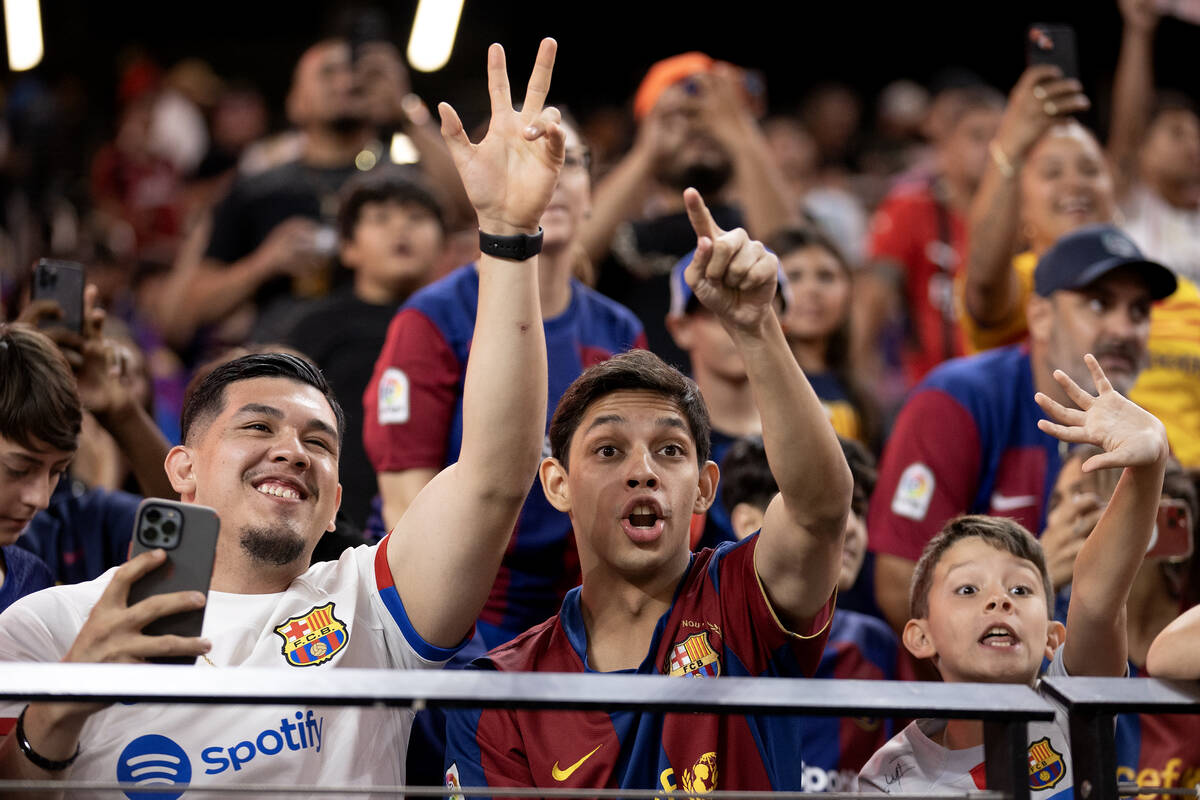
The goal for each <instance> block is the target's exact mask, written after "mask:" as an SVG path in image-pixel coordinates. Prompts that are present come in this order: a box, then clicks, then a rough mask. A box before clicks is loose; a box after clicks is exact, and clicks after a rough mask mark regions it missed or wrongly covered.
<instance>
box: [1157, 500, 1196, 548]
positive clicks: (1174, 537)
mask: <svg viewBox="0 0 1200 800" xmlns="http://www.w3.org/2000/svg"><path fill="white" fill-rule="evenodd" d="M1191 554H1192V515H1191V512H1190V510H1189V509H1188V505H1187V503H1185V502H1184V501H1183V500H1173V499H1169V498H1168V499H1164V500H1162V501H1161V502H1160V503H1159V504H1158V518H1157V519H1156V520H1155V523H1154V536H1153V537H1152V538H1151V539H1150V545H1149V547H1147V548H1146V558H1164V559H1166V560H1167V561H1176V562H1177V561H1186V560H1187V558H1188V557H1189V556H1190V555H1191Z"/></svg>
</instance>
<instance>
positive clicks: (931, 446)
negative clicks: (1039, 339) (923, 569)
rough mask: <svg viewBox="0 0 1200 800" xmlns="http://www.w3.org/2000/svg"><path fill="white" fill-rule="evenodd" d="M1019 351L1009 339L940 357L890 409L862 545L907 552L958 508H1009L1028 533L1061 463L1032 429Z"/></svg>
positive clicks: (1028, 382)
mask: <svg viewBox="0 0 1200 800" xmlns="http://www.w3.org/2000/svg"><path fill="white" fill-rule="evenodd" d="M1033 394H1034V386H1033V372H1032V371H1031V368H1030V362H1029V351H1028V349H1027V348H1026V347H1024V346H1020V345H1016V346H1012V347H1003V348H998V349H996V350H989V351H987V352H985V353H981V354H979V355H975V356H969V357H966V358H957V359H953V360H951V361H947V362H946V363H944V364H942V365H941V366H939V367H937V368H936V369H934V371H933V372H931V373H929V375H927V376H926V378H925V380H924V381H922V382H921V384H920V385H919V386H918V387H917V388H916V389H915V390H914V391H913V394H912V396H911V397H910V398H909V399H908V401H907V402H906V403H905V404H904V407H903V408H902V409H901V410H900V415H899V416H898V417H897V419H896V425H895V427H894V428H893V430H892V435H891V437H890V438H889V439H888V443H887V447H886V448H885V449H884V451H883V458H882V459H881V461H880V464H879V482H878V483H877V484H876V485H875V493H874V496H873V498H872V502H871V510H870V514H869V517H868V522H867V530H868V531H869V532H870V540H871V542H870V545H871V550H873V551H874V552H877V553H887V554H889V555H894V556H899V557H901V558H906V559H908V560H910V561H916V560H917V559H918V558H919V557H920V555H921V551H922V550H923V549H924V547H925V544H926V543H927V542H928V541H929V540H930V539H932V538H933V537H934V535H935V534H936V533H937V532H938V531H939V530H940V529H941V527H942V525H943V524H944V523H945V522H946V521H947V520H948V519H950V518H951V517H955V516H957V515H959V514H991V515H993V516H1001V517H1011V518H1013V519H1015V520H1017V521H1018V522H1020V523H1021V524H1022V525H1024V526H1025V527H1026V528H1028V529H1029V530H1030V531H1032V532H1033V534H1034V535H1035V536H1037V535H1041V532H1042V528H1043V527H1044V525H1045V518H1046V505H1047V503H1048V501H1049V498H1050V492H1051V490H1052V489H1053V487H1054V481H1055V479H1056V478H1057V477H1058V470H1059V468H1060V466H1061V465H1062V460H1061V455H1060V450H1059V442H1058V440H1057V439H1055V438H1054V437H1053V436H1050V435H1049V434H1047V433H1043V432H1042V431H1040V430H1038V427H1037V422H1038V420H1039V419H1044V418H1045V414H1043V413H1042V410H1041V408H1040V407H1038V405H1037V403H1035V402H1034V400H1033Z"/></svg>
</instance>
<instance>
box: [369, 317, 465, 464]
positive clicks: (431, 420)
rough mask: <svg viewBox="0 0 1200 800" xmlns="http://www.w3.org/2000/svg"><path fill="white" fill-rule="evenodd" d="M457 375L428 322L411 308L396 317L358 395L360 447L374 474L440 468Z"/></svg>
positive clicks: (443, 341)
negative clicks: (360, 417)
mask: <svg viewBox="0 0 1200 800" xmlns="http://www.w3.org/2000/svg"><path fill="white" fill-rule="evenodd" d="M461 374H462V365H461V364H460V363H459V361H458V358H457V357H456V356H455V354H454V351H453V350H452V349H451V347H450V345H449V344H448V343H447V341H446V339H445V337H444V336H443V335H442V332H441V331H440V330H438V328H437V326H436V325H435V324H434V323H433V321H432V320H431V319H430V318H429V317H427V316H426V315H425V314H423V313H421V312H420V311H417V310H415V309H411V308H408V309H404V310H402V311H401V312H400V313H399V314H397V315H396V317H395V319H393V320H392V324H391V325H390V326H389V327H388V334H387V340H386V341H385V343H384V346H383V350H382V352H380V354H379V359H378V360H377V361H376V362H375V373H374V375H372V377H371V382H370V383H369V384H367V390H366V392H365V393H364V394H363V444H364V446H365V448H366V451H367V456H368V458H370V460H371V464H372V465H373V466H374V467H375V471H376V472H401V471H403V470H406V469H420V468H432V469H440V468H441V467H443V466H445V460H446V442H447V437H448V435H449V431H450V425H451V422H452V420H453V418H454V413H455V408H456V407H457V402H458V393H459V378H460V375H461Z"/></svg>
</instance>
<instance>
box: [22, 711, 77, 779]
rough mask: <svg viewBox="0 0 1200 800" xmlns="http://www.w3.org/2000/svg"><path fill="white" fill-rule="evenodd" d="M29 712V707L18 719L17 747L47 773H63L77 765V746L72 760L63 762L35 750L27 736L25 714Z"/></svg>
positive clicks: (66, 759) (68, 759)
mask: <svg viewBox="0 0 1200 800" xmlns="http://www.w3.org/2000/svg"><path fill="white" fill-rule="evenodd" d="M28 710H29V706H25V708H23V709H21V715H20V716H19V717H17V729H16V731H15V733H16V735H17V747H18V748H20V750H21V752H22V753H24V754H25V757H26V758H27V759H29V761H30V763H32V764H33V765H34V766H35V767H39V768H41V769H44V770H46V771H47V772H61V771H63V770H64V769H66V768H67V767H69V766H71V765H72V764H74V763H75V759H77V758H79V745H75V752H74V753H73V754H72V755H71V757H70V758H64V759H63V760H62V761H55V760H54V759H50V758H46V757H45V756H44V755H42V754H41V753H39V752H38V751H36V750H34V749H33V745H31V744H30V743H29V737H28V736H26V735H25V712H26V711H28Z"/></svg>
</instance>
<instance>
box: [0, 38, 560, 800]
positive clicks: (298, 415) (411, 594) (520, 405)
mask: <svg viewBox="0 0 1200 800" xmlns="http://www.w3.org/2000/svg"><path fill="white" fill-rule="evenodd" d="M555 50H556V47H555V44H554V42H553V40H549V39H547V40H545V41H543V42H542V46H541V49H540V50H539V53H538V57H537V62H536V64H535V66H534V69H533V73H532V76H531V78H530V82H529V89H528V92H527V94H526V98H525V103H524V106H523V110H522V111H521V112H516V111H514V110H513V108H512V105H511V102H510V99H509V90H508V79H507V75H506V70H505V60H504V52H503V50H502V49H501V48H500V46H499V45H493V46H492V47H491V49H490V51H489V53H488V85H489V89H490V95H491V100H492V118H491V124H490V127H489V129H488V132H487V135H486V136H485V137H484V139H483V141H482V142H480V143H479V144H478V145H473V144H471V143H470V141H469V140H468V139H467V136H466V133H465V132H464V131H463V127H462V124H461V122H460V121H459V118H458V116H457V114H455V112H454V110H453V109H452V108H450V106H448V105H445V104H443V105H442V106H441V109H440V110H441V114H442V131H443V135H444V136H445V138H446V140H447V143H448V144H449V146H450V148H451V152H452V153H453V155H454V157H455V161H456V163H457V165H458V168H459V171H460V173H461V174H462V176H463V181H464V184H465V185H466V186H467V188H468V193H469V194H470V196H471V198H472V202H473V204H474V206H475V209H476V212H477V215H478V219H479V226H480V241H481V247H482V248H483V249H484V251H485V253H492V254H493V255H484V256H483V257H482V258H481V259H480V261H479V265H478V270H479V276H480V277H479V285H480V290H479V304H478V316H477V321H476V326H477V332H478V336H477V337H476V344H475V346H474V348H473V349H472V358H471V361H470V366H469V367H468V369H467V375H466V390H465V398H464V401H463V405H464V412H463V420H464V422H463V445H462V449H461V452H460V454H459V459H458V461H457V463H455V464H453V465H451V466H450V467H448V468H446V469H445V470H443V471H442V472H441V473H440V474H439V475H437V476H436V477H435V478H434V479H433V480H432V481H430V483H429V485H428V486H427V487H425V489H424V490H423V491H422V492H421V493H420V494H419V495H417V497H416V498H415V499H414V500H413V502H412V504H411V505H410V506H409V508H408V510H407V512H406V513H405V515H404V516H403V517H402V518H401V519H400V520H399V521H398V522H397V524H396V526H395V527H394V528H393V530H392V532H391V533H390V534H389V536H388V537H387V538H385V539H384V540H383V541H382V542H380V543H379V544H378V545H376V546H374V547H360V548H355V549H351V550H347V551H346V552H345V553H344V554H343V555H342V557H341V558H340V559H339V560H338V561H336V562H325V563H320V564H317V565H315V566H313V567H311V568H310V567H309V561H310V557H311V555H312V550H313V548H314V546H315V545H316V543H317V540H318V539H319V538H320V537H321V534H322V533H323V532H324V531H326V530H332V528H333V523H334V516H335V515H336V513H337V509H338V505H339V502H340V499H341V486H340V485H339V484H338V455H339V452H340V448H341V443H342V434H343V427H344V424H343V417H342V412H341V409H340V407H339V406H338V403H337V400H336V399H335V398H334V396H333V394H332V392H331V390H330V389H329V386H328V384H327V383H326V382H325V379H324V377H323V376H322V375H321V373H320V372H318V371H317V370H316V369H315V368H314V367H313V366H312V365H310V364H309V363H308V362H306V361H304V360H302V359H300V358H296V357H293V356H289V355H284V354H279V353H268V354H258V355H250V356H245V357H243V358H240V359H237V360H234V361H230V362H228V363H226V364H223V365H221V366H219V367H217V368H216V369H215V370H213V371H212V372H211V373H210V374H209V375H208V376H206V377H205V378H204V379H203V380H202V381H201V382H200V384H199V385H198V386H197V387H196V388H195V389H194V390H193V391H192V392H191V393H190V394H189V397H188V399H187V401H186V403H185V408H184V413H183V431H182V432H183V437H184V443H183V444H182V445H180V446H178V447H175V448H173V449H172V450H171V451H170V453H169V454H168V455H167V458H166V470H167V475H168V477H169V478H170V481H171V484H172V486H173V487H174V488H175V490H176V491H178V492H179V495H180V497H181V499H182V500H183V501H184V502H189V503H197V504H200V505H206V506H211V507H212V508H214V509H215V510H216V511H217V513H218V514H219V515H220V517H221V533H220V537H219V539H218V542H217V550H216V558H215V562H214V567H213V577H212V585H211V591H210V593H209V597H208V601H207V608H206V613H205V619H204V629H203V637H202V638H200V637H197V638H180V637H174V636H147V635H144V634H143V633H142V632H141V630H142V628H143V626H145V625H146V624H147V623H148V622H149V621H151V620H153V619H155V618H158V617H162V616H164V615H167V614H171V613H175V612H179V611H184V610H193V609H196V608H198V607H199V606H202V605H204V604H205V597H204V595H202V594H198V593H194V592H177V593H173V594H167V595H161V596H156V597H151V598H148V599H145V600H142V601H141V602H138V603H135V604H133V605H129V604H128V603H127V598H128V593H129V588H130V586H131V584H132V583H133V582H134V581H136V580H137V579H138V578H139V577H141V576H142V575H144V574H146V573H147V572H149V571H150V570H151V569H153V568H154V567H156V566H158V565H159V564H161V563H162V561H163V558H164V554H163V552H162V551H152V552H149V553H144V554H142V555H139V556H138V557H136V558H134V559H132V560H130V561H129V562H128V563H126V564H124V565H122V566H121V567H118V568H115V569H113V570H110V571H109V572H107V573H105V574H104V575H102V576H101V577H100V578H98V579H97V580H95V581H90V582H88V583H83V584H79V585H76V586H67V587H57V588H54V589H50V590H48V591H45V592H41V593H39V594H37V595H35V596H33V597H30V598H27V599H26V600H24V601H21V602H19V603H17V604H16V605H14V606H12V607H11V608H10V609H9V610H8V611H7V612H6V613H5V614H4V616H3V617H2V618H0V659H2V660H8V661H21V660H24V661H59V660H63V661H75V662H137V661H141V660H143V659H145V658H147V657H151V656H165V655H175V656H194V657H200V658H201V659H202V660H200V661H198V662H197V665H196V668H197V669H210V668H218V669H223V668H236V667H239V666H257V667H273V668H275V669H278V670H280V671H281V679H286V674H285V673H286V672H287V671H288V670H292V669H306V670H308V669H321V670H327V669H333V668H337V667H390V668H402V669H413V668H429V667H436V666H440V665H441V664H442V663H443V662H445V661H446V660H447V659H448V658H450V657H451V656H452V655H453V654H454V653H455V652H456V650H457V648H458V647H459V646H461V644H462V643H463V642H464V640H465V638H466V637H467V635H468V634H469V633H470V631H471V628H472V625H473V623H474V621H475V617H476V615H477V614H478V613H479V609H480V608H481V607H482V605H483V602H484V599H485V598H486V597H487V592H488V588H489V587H490V586H491V583H492V580H493V579H494V577H495V575H496V570H497V568H498V566H499V564H500V559H501V556H502V555H503V553H504V551H505V548H506V546H507V544H508V539H509V534H510V532H511V531H512V528H513V524H514V523H515V521H516V518H517V514H518V512H519V510H520V508H521V504H522V501H523V500H524V498H525V495H526V493H527V492H528V489H529V485H530V482H531V481H532V480H533V477H534V473H535V471H536V468H537V463H538V459H539V456H540V451H541V443H542V430H543V426H544V424H545V405H544V403H545V396H546V355H545V343H544V340H543V337H542V327H541V325H540V324H539V323H540V316H539V309H538V282H537V274H538V267H537V258H536V255H537V252H538V248H539V244H540V232H539V230H538V220H539V218H540V217H541V215H542V212H543V210H544V209H545V207H546V205H547V204H548V203H549V201H550V197H551V194H552V193H553V191H554V185H555V182H556V180H557V178H558V172H559V170H560V168H561V166H562V163H563V154H564V146H563V133H562V129H561V128H560V127H559V126H558V121H559V114H558V112H557V110H555V109H553V108H545V109H543V102H544V101H545V97H546V93H547V91H548V90H549V85H550V73H551V70H552V66H553V63H554V55H555ZM498 463H503V464H504V465H505V469H504V470H502V471H498V470H496V468H495V465H496V464H498ZM431 530H437V531H438V532H439V534H440V535H438V536H430V535H429V531H431ZM448 577H452V578H453V579H454V581H455V584H456V585H455V589H454V591H452V592H448V591H446V580H447V578H448ZM0 712H9V713H6V714H4V716H17V723H16V726H15V730H14V731H13V732H12V733H11V734H10V735H8V736H7V737H6V738H5V739H4V741H3V742H2V743H0V776H3V777H20V778H38V779H52V778H56V777H64V776H65V777H69V778H73V779H85V780H100V781H113V780H121V781H131V780H132V781H140V780H142V779H144V778H147V777H150V778H155V779H161V781H162V782H166V783H182V782H188V781H194V782H195V783H203V784H208V785H212V784H221V783H225V784H230V783H237V784H244V783H256V782H265V783H275V784H283V783H286V784H288V785H292V786H298V785H305V784H321V785H326V786H328V785H338V784H356V785H367V786H383V785H392V784H398V783H401V782H403V779H404V759H403V757H402V756H403V753H404V750H405V745H406V743H407V740H408V734H409V729H410V726H411V723H412V716H413V712H412V711H411V710H390V709H360V708H340V707H317V708H308V707H305V706H302V705H299V704H297V705H295V706H275V707H256V708H239V709H228V708H219V707H210V708H205V709H203V710H198V709H195V708H191V707H186V706H185V707H164V706H155V705H147V704H134V705H128V706H126V705H118V706H113V707H109V708H97V707H96V706H95V705H80V704H71V703H66V704H45V703H33V704H30V705H29V706H26V707H25V708H24V709H23V710H22V709H20V708H19V707H17V708H11V707H4V706H0ZM18 712H19V715H18ZM164 764H167V765H169V769H167V768H165V767H162V765H164ZM160 767H162V768H161V769H159V768H160ZM156 769H157V770H158V771H155V770H156ZM167 794H170V792H166V793H165V794H163V795H160V796H166V795H167ZM36 796H42V795H40V794H39V795H36ZM72 796H73V797H78V796H91V795H86V794H80V793H77V792H73V793H72ZM172 796H177V793H176V794H174V795H172Z"/></svg>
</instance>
